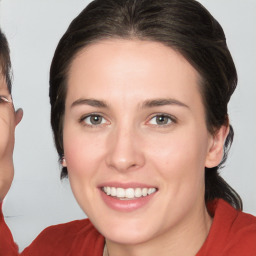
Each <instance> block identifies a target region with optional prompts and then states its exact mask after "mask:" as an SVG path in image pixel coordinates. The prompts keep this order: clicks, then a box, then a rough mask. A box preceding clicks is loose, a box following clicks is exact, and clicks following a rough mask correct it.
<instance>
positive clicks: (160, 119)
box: [148, 114, 175, 126]
mask: <svg viewBox="0 0 256 256" xmlns="http://www.w3.org/2000/svg"><path fill="white" fill-rule="evenodd" d="M172 122H175V120H174V118H172V117H171V116H169V115H164V114H160V115H155V116H154V117H152V118H151V119H150V120H149V122H148V123H149V124H151V125H158V126H164V125H169V124H171V123H172Z"/></svg>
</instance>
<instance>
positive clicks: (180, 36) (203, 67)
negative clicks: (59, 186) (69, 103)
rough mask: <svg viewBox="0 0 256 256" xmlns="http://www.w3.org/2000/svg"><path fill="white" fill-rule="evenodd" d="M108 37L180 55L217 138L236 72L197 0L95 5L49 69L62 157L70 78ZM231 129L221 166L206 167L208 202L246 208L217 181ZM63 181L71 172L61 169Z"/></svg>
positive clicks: (102, 0)
mask: <svg viewBox="0 0 256 256" xmlns="http://www.w3.org/2000/svg"><path fill="white" fill-rule="evenodd" d="M109 38H123V39H134V38H136V39H139V40H150V41H156V42H161V43H162V44H164V45H167V46H169V47H171V48H172V49H175V50H177V51H178V52H180V53H181V54H182V55H183V56H184V58H186V59H187V61H188V62H189V63H190V64H191V65H192V66H193V67H194V68H195V69H196V70H197V71H198V73H199V74H200V76H201V84H200V88H201V94H202V99H203V103H204V106H205V111H206V124H207V127H208V130H209V132H210V133H212V134H214V133H215V132H216V131H217V130H218V129H219V128H220V127H221V126H222V125H226V126H228V125H229V120H228V113H227V104H228V102H229V99H230V97H231V95H232V93H233V92H234V90H235V88H236V84H237V73H236V69H235V66H234V63H233V60H232V57H231V55H230V52H229V50H228V47H227V44H226V38H225V34H224V32H223V30H222V27H221V26H220V24H219V23H218V22H217V21H216V20H215V19H214V17H213V16H212V15H211V14H210V13H209V12H208V11H207V10H206V9H205V8H204V7H203V6H202V5H201V4H200V3H198V2H197V1H194V0H95V1H93V2H91V3H90V4H89V5H88V6H87V7H86V8H85V9H84V10H83V11H82V12H81V13H80V14H79V15H78V16H77V17H76V18H75V19H74V20H73V21H72V23H71V24H70V26H69V28H68V29H67V31H66V33H65V34H64V35H63V37H62V38H61V40H60V42H59V44H58V46H57V49H56V51H55V54H54V57H53V61H52V65H51V70H50V102H51V124H52V129H53V133H54V138H55V144H56V148H57V151H58V154H59V156H60V158H61V157H62V156H63V153H64V150H63V141H62V139H63V138H62V128H63V127H62V126H63V115H64V112H65V99H66V89H67V75H68V71H69V67H70V65H71V64H72V60H73V59H74V57H75V56H76V54H77V53H78V52H79V51H80V50H82V49H83V48H84V47H86V46H87V45H89V44H91V43H94V42H96V41H99V40H103V39H109ZM229 127H230V132H229V134H228V137H227V140H226V143H225V146H224V152H225V153H224V157H223V160H222V162H221V164H220V165H219V166H216V167H214V168H211V169H208V168H205V201H206V202H208V201H210V200H212V199H215V198H223V199H224V200H226V201H227V202H229V203H230V204H231V205H233V206H234V207H236V208H237V209H242V201H241V198H240V197H239V195H238V194H237V193H236V192H235V191H234V190H233V189H232V188H231V187H230V186H229V185H228V184H227V183H226V182H225V181H224V180H223V178H221V177H220V176H219V173H218V169H219V168H220V167H221V166H222V164H223V163H224V162H225V160H226V157H227V152H228V149H229V147H230V145H231V144H232V140H233V135H234V133H233V129H232V126H229ZM61 176H62V177H65V176H67V169H66V168H63V169H62V174H61Z"/></svg>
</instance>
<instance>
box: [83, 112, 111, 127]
mask: <svg viewBox="0 0 256 256" xmlns="http://www.w3.org/2000/svg"><path fill="white" fill-rule="evenodd" d="M92 117H97V118H101V119H103V120H105V121H104V123H100V124H92V123H91V124H88V123H86V122H85V120H86V119H87V118H92ZM79 122H80V123H82V124H83V125H84V126H88V127H91V128H96V127H99V126H101V125H104V124H105V123H107V122H108V121H107V120H106V119H105V118H104V117H103V116H102V115H101V114H97V113H92V114H89V115H85V116H82V117H81V118H80V119H79Z"/></svg>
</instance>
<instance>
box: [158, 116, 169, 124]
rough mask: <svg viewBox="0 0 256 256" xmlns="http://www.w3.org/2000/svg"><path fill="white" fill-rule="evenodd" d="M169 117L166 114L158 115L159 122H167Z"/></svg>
mask: <svg viewBox="0 0 256 256" xmlns="http://www.w3.org/2000/svg"><path fill="white" fill-rule="evenodd" d="M167 123H168V118H167V117H166V116H158V117H157V124H167Z"/></svg>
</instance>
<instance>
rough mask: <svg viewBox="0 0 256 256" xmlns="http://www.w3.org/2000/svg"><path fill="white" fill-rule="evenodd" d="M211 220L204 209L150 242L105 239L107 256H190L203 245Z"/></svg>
mask: <svg viewBox="0 0 256 256" xmlns="http://www.w3.org/2000/svg"><path fill="white" fill-rule="evenodd" d="M211 223H212V219H211V217H210V216H209V214H208V212H207V209H206V207H203V209H202V210H200V211H199V212H198V211H195V214H194V217H193V216H192V218H191V215H190V218H188V219H187V220H184V221H183V223H182V224H180V225H179V226H177V227H172V228H170V229H169V230H165V231H164V232H162V233H161V234H158V235H156V236H155V237H153V238H152V239H151V240H149V241H146V242H143V243H140V244H119V243H115V242H113V241H110V240H108V239H106V245H107V251H108V255H109V256H119V255H122V256H126V255H127V256H128V255H129V256H144V255H145V256H156V255H161V256H169V255H172V256H183V255H184V256H190V255H191V256H192V255H196V253H197V252H198V251H199V249H200V248H201V246H202V245H203V243H204V241H205V239H206V237H207V235H208V233H209V230H210V227H211Z"/></svg>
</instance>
